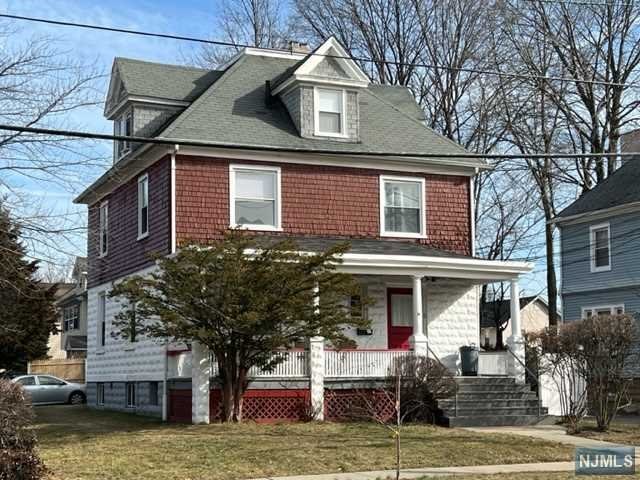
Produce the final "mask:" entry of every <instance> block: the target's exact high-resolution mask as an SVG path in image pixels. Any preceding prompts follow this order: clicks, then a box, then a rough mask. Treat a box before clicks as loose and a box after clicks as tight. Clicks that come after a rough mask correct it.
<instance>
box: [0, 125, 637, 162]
mask: <svg viewBox="0 0 640 480" xmlns="http://www.w3.org/2000/svg"><path fill="white" fill-rule="evenodd" d="M3 130H4V131H9V132H19V133H32V134H36V135H53V136H61V137H74V138H90V139H94V140H112V141H122V142H131V143H147V144H154V145H182V146H185V147H205V148H228V149H234V150H259V151H272V152H288V153H317V154H323V155H348V156H356V157H400V158H435V159H438V158H439V159H443V158H451V159H493V158H496V159H510V160H518V159H545V158H548V159H570V160H575V159H577V158H602V157H629V158H632V157H640V152H620V153H616V152H613V153H517V154H512V153H467V152H461V153H418V152H385V151H370V152H363V151H359V152H358V151H355V152H354V151H349V150H332V149H321V148H318V149H311V148H295V147H282V146H278V145H238V144H234V143H221V142H207V141H200V140H185V139H180V138H166V137H138V136H134V135H113V134H108V133H94V132H84V131H79V130H62V129H54V128H40V127H26V126H20V125H6V124H0V131H3Z"/></svg>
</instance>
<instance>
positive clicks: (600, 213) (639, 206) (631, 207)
mask: <svg viewBox="0 0 640 480" xmlns="http://www.w3.org/2000/svg"><path fill="white" fill-rule="evenodd" d="M637 211H640V201H638V202H630V203H625V204H623V205H616V206H613V207H609V208H601V209H599V210H592V211H590V212H583V213H576V214H575V215H568V216H566V217H564V216H557V217H554V218H552V219H551V220H548V221H547V223H548V224H551V225H558V226H560V225H561V224H563V223H564V224H572V223H581V222H588V221H591V220H597V219H599V218H604V217H608V216H612V215H623V214H625V213H633V212H637Z"/></svg>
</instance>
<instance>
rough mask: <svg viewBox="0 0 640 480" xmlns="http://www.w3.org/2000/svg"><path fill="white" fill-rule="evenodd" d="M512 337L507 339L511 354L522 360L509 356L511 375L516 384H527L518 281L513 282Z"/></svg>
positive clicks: (511, 294)
mask: <svg viewBox="0 0 640 480" xmlns="http://www.w3.org/2000/svg"><path fill="white" fill-rule="evenodd" d="M510 296H511V336H510V337H509V338H508V339H507V345H508V346H509V348H510V349H511V352H513V354H514V355H515V356H516V357H518V359H520V361H518V360H517V359H516V358H514V357H513V355H509V375H511V376H513V377H514V378H515V379H516V383H520V384H524V383H525V368H524V362H525V355H524V339H523V338H522V323H521V322H520V288H519V286H518V279H517V278H514V279H513V280H511V291H510Z"/></svg>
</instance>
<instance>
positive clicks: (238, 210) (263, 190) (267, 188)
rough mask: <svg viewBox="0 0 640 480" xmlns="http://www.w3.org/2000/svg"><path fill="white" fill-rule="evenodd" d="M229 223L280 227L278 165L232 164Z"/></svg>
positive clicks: (259, 227) (251, 227)
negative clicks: (245, 165)
mask: <svg viewBox="0 0 640 480" xmlns="http://www.w3.org/2000/svg"><path fill="white" fill-rule="evenodd" d="M229 175H230V182H229V198H230V220H231V227H241V228H242V227H243V228H250V229H254V230H280V224H281V220H280V168H278V167H262V166H259V167H258V166H255V167H254V166H247V167H244V166H237V165H232V166H231V167H230V171H229Z"/></svg>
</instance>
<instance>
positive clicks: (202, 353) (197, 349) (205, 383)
mask: <svg viewBox="0 0 640 480" xmlns="http://www.w3.org/2000/svg"><path fill="white" fill-rule="evenodd" d="M210 378H211V354H210V352H209V349H208V348H207V347H205V346H204V345H201V344H200V343H199V342H193V344H192V345H191V422H192V423H193V424H200V423H209V388H210V385H209V382H210Z"/></svg>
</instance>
